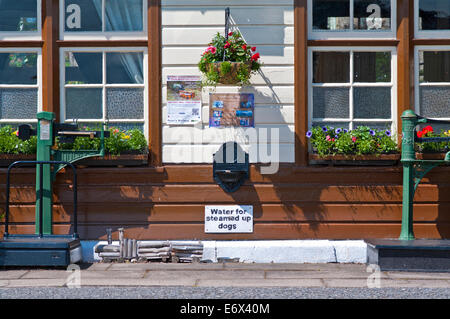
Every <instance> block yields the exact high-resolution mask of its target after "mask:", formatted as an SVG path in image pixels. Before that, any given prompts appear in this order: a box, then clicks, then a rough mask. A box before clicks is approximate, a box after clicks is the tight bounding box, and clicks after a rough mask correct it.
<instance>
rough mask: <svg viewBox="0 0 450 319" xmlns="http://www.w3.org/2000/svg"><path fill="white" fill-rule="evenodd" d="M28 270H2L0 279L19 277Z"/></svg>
mask: <svg viewBox="0 0 450 319" xmlns="http://www.w3.org/2000/svg"><path fill="white" fill-rule="evenodd" d="M27 272H28V270H0V279H19V278H20V277H22V276H23V275H25V274H26V273H27Z"/></svg>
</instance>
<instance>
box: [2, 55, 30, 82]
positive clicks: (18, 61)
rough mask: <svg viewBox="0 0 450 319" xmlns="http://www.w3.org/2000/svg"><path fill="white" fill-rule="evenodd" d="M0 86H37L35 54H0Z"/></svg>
mask: <svg viewBox="0 0 450 319" xmlns="http://www.w3.org/2000/svg"><path fill="white" fill-rule="evenodd" d="M0 84H37V54H36V53H0Z"/></svg>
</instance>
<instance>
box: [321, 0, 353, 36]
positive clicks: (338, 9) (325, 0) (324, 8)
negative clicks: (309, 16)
mask: <svg viewBox="0 0 450 319" xmlns="http://www.w3.org/2000/svg"><path fill="white" fill-rule="evenodd" d="M349 28H350V0H313V29H315V30H348V29H349Z"/></svg>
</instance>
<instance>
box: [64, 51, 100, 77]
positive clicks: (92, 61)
mask: <svg viewBox="0 0 450 319" xmlns="http://www.w3.org/2000/svg"><path fill="white" fill-rule="evenodd" d="M64 60H65V66H66V84H95V83H102V54H101V53H85V52H65V54H64Z"/></svg>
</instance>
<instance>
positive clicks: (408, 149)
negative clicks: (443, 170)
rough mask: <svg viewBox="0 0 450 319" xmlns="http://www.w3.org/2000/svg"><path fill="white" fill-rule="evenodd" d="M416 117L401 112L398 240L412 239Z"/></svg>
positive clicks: (411, 112) (412, 114) (413, 114)
mask: <svg viewBox="0 0 450 319" xmlns="http://www.w3.org/2000/svg"><path fill="white" fill-rule="evenodd" d="M417 121H418V117H417V115H416V114H415V113H414V112H413V111H411V110H407V111H405V112H403V114H402V159H401V162H402V164H403V208H402V230H401V233H400V237H399V239H400V240H413V239H414V231H413V201H414V161H415V159H416V154H415V151H414V128H415V126H416V125H417Z"/></svg>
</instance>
